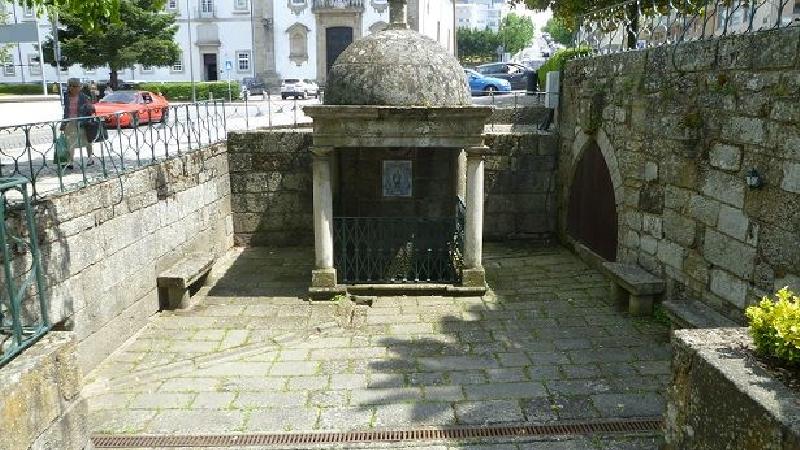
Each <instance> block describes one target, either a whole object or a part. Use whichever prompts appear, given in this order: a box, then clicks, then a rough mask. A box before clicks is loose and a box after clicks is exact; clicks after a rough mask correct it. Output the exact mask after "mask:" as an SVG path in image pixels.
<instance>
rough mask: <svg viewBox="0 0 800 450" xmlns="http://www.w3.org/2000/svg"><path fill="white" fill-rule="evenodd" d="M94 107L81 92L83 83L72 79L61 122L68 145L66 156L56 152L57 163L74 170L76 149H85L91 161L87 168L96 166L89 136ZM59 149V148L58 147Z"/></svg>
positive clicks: (65, 96)
mask: <svg viewBox="0 0 800 450" xmlns="http://www.w3.org/2000/svg"><path fill="white" fill-rule="evenodd" d="M93 115H94V105H92V101H91V99H90V98H89V97H88V96H87V95H86V94H84V93H83V92H81V82H80V80H78V79H77V78H70V79H69V81H67V93H66V94H64V120H63V121H62V122H61V132H62V136H63V139H64V141H65V144H66V152H65V153H66V154H61V155H59V152H58V148H57V151H56V157H55V159H56V162H57V163H58V164H59V165H61V166H65V167H66V168H67V169H73V168H74V166H73V164H72V163H73V160H74V158H75V149H76V148H77V149H80V148H85V149H86V156H87V158H88V159H89V162H88V163H87V164H86V165H87V166H92V165H94V153H93V151H92V140H93V138H94V136H92V138H91V139H90V138H88V136H87V125H88V123H89V122H90V121H92V120H94V119H92V118H91V116H93ZM57 147H58V146H57Z"/></svg>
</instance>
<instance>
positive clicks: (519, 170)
mask: <svg viewBox="0 0 800 450" xmlns="http://www.w3.org/2000/svg"><path fill="white" fill-rule="evenodd" d="M486 145H487V146H489V148H490V149H491V153H490V155H489V156H487V157H486V163H485V181H484V190H485V193H486V203H485V204H484V228H483V236H484V239H486V240H504V239H508V238H526V239H535V240H538V241H549V240H550V239H551V238H552V236H553V234H554V233H555V229H556V216H557V215H556V207H557V202H556V180H555V168H556V157H557V152H558V145H557V139H556V136H554V135H552V134H548V133H536V132H510V133H502V132H494V133H488V134H487V136H486Z"/></svg>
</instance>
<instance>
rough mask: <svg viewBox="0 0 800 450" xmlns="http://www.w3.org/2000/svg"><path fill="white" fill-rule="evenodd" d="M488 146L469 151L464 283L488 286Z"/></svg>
mask: <svg viewBox="0 0 800 450" xmlns="http://www.w3.org/2000/svg"><path fill="white" fill-rule="evenodd" d="M487 150H488V147H471V148H468V149H466V151H467V205H466V206H467V217H466V226H465V230H464V232H465V236H464V240H465V241H466V242H465V243H464V244H465V245H464V273H463V276H464V279H463V285H464V286H470V287H481V286H486V272H485V271H484V269H483V263H482V262H481V259H482V253H483V155H484V153H486V151H487Z"/></svg>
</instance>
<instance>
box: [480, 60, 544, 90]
mask: <svg viewBox="0 0 800 450" xmlns="http://www.w3.org/2000/svg"><path fill="white" fill-rule="evenodd" d="M475 70H477V71H478V73H480V74H481V75H489V76H492V77H495V78H502V79H504V80H508V82H509V83H511V89H513V90H515V91H524V90H531V88H533V90H535V87H536V79H537V78H536V71H535V70H530V69H529V68H527V67H525V66H523V65H522V64H517V63H491V64H483V65H481V66H478V67H477V68H476V69H475Z"/></svg>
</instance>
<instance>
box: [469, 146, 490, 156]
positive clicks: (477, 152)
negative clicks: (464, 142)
mask: <svg viewBox="0 0 800 450" xmlns="http://www.w3.org/2000/svg"><path fill="white" fill-rule="evenodd" d="M464 151H465V152H467V158H477V157H483V156H484V155H485V154H487V153H489V147H487V146H486V145H480V146H477V147H467V148H465V149H464Z"/></svg>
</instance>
